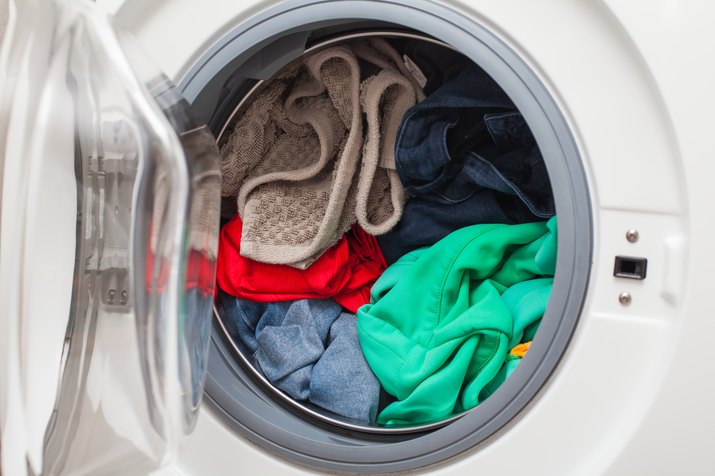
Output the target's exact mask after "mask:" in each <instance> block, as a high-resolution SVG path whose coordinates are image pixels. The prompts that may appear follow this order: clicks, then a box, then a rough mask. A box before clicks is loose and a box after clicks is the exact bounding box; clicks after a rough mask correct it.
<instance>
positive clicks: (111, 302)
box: [107, 289, 117, 304]
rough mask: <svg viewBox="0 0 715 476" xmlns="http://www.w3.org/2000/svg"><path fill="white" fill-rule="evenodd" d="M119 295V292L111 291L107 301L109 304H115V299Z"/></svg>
mask: <svg viewBox="0 0 715 476" xmlns="http://www.w3.org/2000/svg"><path fill="white" fill-rule="evenodd" d="M116 295H117V291H115V290H114V289H110V290H109V292H108V293H107V298H108V299H107V300H108V301H109V304H114V297H115V296H116Z"/></svg>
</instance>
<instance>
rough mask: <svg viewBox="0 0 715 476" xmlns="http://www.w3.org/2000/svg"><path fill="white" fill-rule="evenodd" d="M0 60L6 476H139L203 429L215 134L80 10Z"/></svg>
mask: <svg viewBox="0 0 715 476" xmlns="http://www.w3.org/2000/svg"><path fill="white" fill-rule="evenodd" d="M10 17H11V18H10V22H9V24H8V32H7V35H6V39H5V42H4V44H3V50H2V53H1V55H0V83H1V84H0V91H1V93H0V101H1V107H0V172H1V174H0V181H1V182H0V197H1V198H0V200H1V207H0V303H1V304H0V306H1V308H2V311H1V315H0V425H1V430H2V434H1V436H0V438H1V441H2V474H5V475H7V476H13V475H16V474H27V473H29V474H40V473H42V474H62V473H71V474H103V473H107V472H112V473H118V472H119V473H121V472H122V471H124V472H126V473H129V474H138V472H139V471H144V470H150V469H152V468H155V467H157V466H159V465H161V464H162V463H167V462H169V461H170V460H171V459H172V457H173V456H174V455H175V454H176V451H177V448H178V444H179V442H180V441H181V437H182V436H183V435H186V434H188V433H189V432H190V431H191V430H192V428H193V426H194V424H195V420H196V416H197V410H198V407H199V404H200V401H201V395H202V390H203V382H204V374H205V371H206V359H207V350H208V339H209V328H210V315H211V307H212V300H213V286H214V265H215V258H216V246H217V233H218V225H219V224H218V220H219V215H218V213H219V212H218V210H219V194H220V180H221V178H220V172H219V158H218V151H217V149H216V146H215V142H214V138H213V136H212V135H211V134H210V132H209V131H208V129H207V128H206V127H205V126H203V125H200V124H197V123H196V121H195V119H194V117H193V116H192V113H191V111H190V110H189V107H188V103H187V102H186V101H185V100H184V99H183V98H182V97H181V96H180V94H179V93H178V92H177V91H176V89H174V87H173V85H172V83H171V82H170V81H169V80H168V79H167V78H166V77H165V76H163V75H162V74H161V73H160V72H159V71H158V70H156V69H155V68H153V67H152V65H151V64H150V63H149V62H147V61H146V60H145V59H144V58H142V56H141V54H140V53H139V52H138V51H137V49H136V48H135V47H134V46H133V44H132V40H131V38H129V37H128V36H127V35H125V34H124V33H122V32H121V31H118V30H117V29H116V28H115V27H114V25H113V24H112V22H111V19H110V18H107V17H106V16H104V15H102V14H101V13H98V12H97V11H96V9H95V6H94V4H93V3H90V2H85V1H81V0H80V1H64V0H52V1H36V0H25V1H21V0H18V1H17V2H16V3H15V4H13V5H11V15H10Z"/></svg>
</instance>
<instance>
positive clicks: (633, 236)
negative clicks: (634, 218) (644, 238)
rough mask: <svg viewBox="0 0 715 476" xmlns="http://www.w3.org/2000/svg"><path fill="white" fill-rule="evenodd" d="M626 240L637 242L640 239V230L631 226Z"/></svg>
mask: <svg viewBox="0 0 715 476" xmlns="http://www.w3.org/2000/svg"><path fill="white" fill-rule="evenodd" d="M626 240H628V241H629V242H631V243H635V242H636V241H638V230H636V229H634V228H631V229H630V230H628V231H627V232H626Z"/></svg>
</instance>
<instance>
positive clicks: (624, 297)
mask: <svg viewBox="0 0 715 476" xmlns="http://www.w3.org/2000/svg"><path fill="white" fill-rule="evenodd" d="M618 302H620V303H621V304H623V305H624V306H627V305H629V304H630V303H631V293H629V292H626V291H624V292H622V293H621V294H619V295H618Z"/></svg>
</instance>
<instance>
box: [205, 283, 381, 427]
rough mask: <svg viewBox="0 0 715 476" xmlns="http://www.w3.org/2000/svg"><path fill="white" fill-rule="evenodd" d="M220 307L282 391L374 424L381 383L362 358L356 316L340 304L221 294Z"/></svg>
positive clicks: (231, 327)
mask: <svg viewBox="0 0 715 476" xmlns="http://www.w3.org/2000/svg"><path fill="white" fill-rule="evenodd" d="M217 306H218V309H219V311H220V313H221V315H222V317H223V320H224V323H225V324H226V325H227V327H228V330H229V333H230V334H231V337H233V338H234V339H238V340H239V341H240V342H241V343H242V344H243V345H244V346H245V347H246V349H247V350H248V351H249V352H250V353H251V356H252V357H253V358H254V360H255V363H256V365H257V366H258V368H259V370H260V371H261V372H263V374H264V375H265V376H266V378H267V379H268V380H269V381H270V382H271V383H272V384H273V385H275V386H276V387H277V388H279V389H281V390H283V391H284V392H286V393H287V394H288V395H290V396H291V397H293V398H295V399H296V400H308V401H310V402H311V403H313V404H315V405H317V406H319V407H321V408H324V409H326V410H328V411H330V412H333V413H335V414H337V415H341V416H344V417H347V418H351V419H354V420H358V421H360V422H363V423H367V422H372V421H374V418H375V416H376V413H377V405H378V399H379V393H380V384H379V382H378V381H377V378H376V377H375V376H374V375H373V374H372V371H371V370H370V368H369V366H368V365H367V362H365V358H364V357H363V355H362V350H361V348H360V344H359V342H358V340H357V327H356V326H357V323H356V319H355V316H354V315H352V314H347V313H342V307H341V306H340V305H339V304H337V303H336V302H335V301H333V300H331V299H300V300H296V301H281V302H272V303H257V302H252V301H247V300H244V299H239V298H236V297H234V296H231V295H229V294H226V293H224V292H220V293H219V297H218V302H217Z"/></svg>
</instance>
